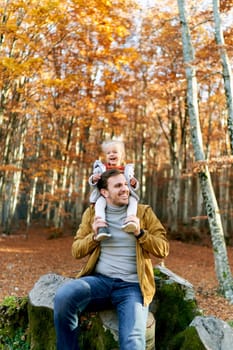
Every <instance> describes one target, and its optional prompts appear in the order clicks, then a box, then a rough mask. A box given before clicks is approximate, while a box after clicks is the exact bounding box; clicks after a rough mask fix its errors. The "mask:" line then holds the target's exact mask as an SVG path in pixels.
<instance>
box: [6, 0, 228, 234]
mask: <svg viewBox="0 0 233 350" xmlns="http://www.w3.org/2000/svg"><path fill="white" fill-rule="evenodd" d="M195 4H196V2H193V1H191V2H190V3H189V4H188V6H189V17H190V23H191V29H192V39H193V45H194V47H195V52H196V56H195V57H196V58H195V62H193V64H194V65H195V66H196V68H197V77H198V84H199V92H198V93H199V109H200V121H201V126H202V135H203V142H204V149H205V155H206V160H207V161H208V164H209V165H210V167H211V169H212V171H213V178H214V183H215V188H216V191H217V194H218V199H219V204H220V208H221V210H222V214H223V218H224V225H225V230H226V236H229V239H231V238H232V237H230V231H232V230H231V229H232V224H233V221H232V202H231V201H232V199H231V198H232V188H231V185H230V183H231V178H232V171H231V169H232V159H231V150H230V142H229V134H228V130H227V108H226V97H225V93H224V86H223V79H222V73H221V63H220V59H219V50H218V47H217V45H216V43H215V38H214V34H213V13H212V7H211V6H210V5H209V6H207V7H206V6H204V4H202V5H201V2H200V4H199V3H198V5H195ZM232 7H233V6H232V1H222V2H221V10H222V11H223V16H224V19H225V27H224V36H225V43H226V49H227V52H228V55H229V57H230V59H231V61H232V55H233V52H232V37H233V36H232V34H233V27H232V21H230V20H229V18H230V14H232ZM0 21H1V22H0V159H1V163H0V208H1V213H2V215H1V226H2V229H3V231H4V232H7V233H10V232H11V229H12V226H14V224H15V222H18V220H19V219H22V220H23V221H24V222H25V223H26V224H27V225H30V224H31V222H32V220H33V219H34V218H42V219H43V220H44V221H45V224H46V225H51V226H54V227H55V228H62V227H63V226H64V223H66V222H69V223H72V224H74V225H76V224H77V221H78V220H79V218H80V215H81V213H82V211H83V209H84V207H85V206H86V205H88V195H89V187H88V184H87V178H88V177H89V175H90V173H91V171H92V163H93V161H94V160H95V159H96V158H98V157H99V156H100V153H99V152H100V144H101V142H102V141H103V140H104V139H106V138H110V137H121V138H123V140H124V141H125V144H126V149H127V160H128V161H131V162H134V163H135V173H136V175H137V178H138V179H139V181H140V183H141V190H140V196H141V200H142V201H146V202H149V203H150V204H151V205H152V206H153V207H154V209H155V211H156V212H157V213H158V215H159V216H160V218H161V219H162V220H163V221H164V222H166V223H167V225H168V227H172V228H173V230H174V231H177V230H178V227H179V224H182V225H184V224H185V225H193V226H197V227H198V228H199V229H200V228H202V227H204V226H205V225H206V217H205V211H204V209H203V206H202V201H201V199H200V189H199V185H198V181H197V177H196V173H195V172H197V171H198V169H199V167H200V166H201V165H200V164H197V163H195V162H194V156H193V149H192V142H191V138H190V126H189V119H188V113H187V104H186V92H187V86H186V79H185V66H184V60H183V55H182V44H181V32H180V22H179V18H178V9H177V4H176V1H171V0H170V1H169V0H166V1H164V2H163V3H162V4H161V3H159V5H157V4H156V2H155V3H154V4H153V7H149V8H146V7H142V8H140V6H139V4H138V3H137V2H134V1H128V0H127V1H124V0H117V1H114V0H90V1H88V2H87V1H83V0H71V1H63V0H61V1H58V0H52V1H51V0H40V1H39V0H14V1H13V0H5V1H4V0H1V6H0Z"/></svg>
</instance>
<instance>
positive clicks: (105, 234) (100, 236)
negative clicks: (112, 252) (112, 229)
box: [95, 227, 112, 242]
mask: <svg viewBox="0 0 233 350" xmlns="http://www.w3.org/2000/svg"><path fill="white" fill-rule="evenodd" d="M110 237H112V235H111V234H110V233H109V231H108V228H107V227H100V228H99V229H98V233H97V235H96V238H95V239H96V241H99V242H100V241H103V240H105V239H107V238H110Z"/></svg>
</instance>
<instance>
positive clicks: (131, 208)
mask: <svg viewBox="0 0 233 350" xmlns="http://www.w3.org/2000/svg"><path fill="white" fill-rule="evenodd" d="M137 210H138V201H137V199H136V198H134V197H133V196H131V195H130V196H129V204H128V207H127V216H130V215H137Z"/></svg>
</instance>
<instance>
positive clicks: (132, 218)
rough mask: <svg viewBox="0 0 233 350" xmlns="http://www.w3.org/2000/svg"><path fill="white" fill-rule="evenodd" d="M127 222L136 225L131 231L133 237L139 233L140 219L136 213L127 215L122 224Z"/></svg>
mask: <svg viewBox="0 0 233 350" xmlns="http://www.w3.org/2000/svg"><path fill="white" fill-rule="evenodd" d="M128 222H133V223H134V224H135V226H136V230H135V231H133V232H132V233H133V234H134V236H135V237H137V236H138V235H139V233H140V220H139V218H138V217H137V216H136V215H130V216H127V218H126V220H125V222H124V225H125V224H127V223H128Z"/></svg>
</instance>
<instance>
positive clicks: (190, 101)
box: [177, 0, 233, 301]
mask: <svg viewBox="0 0 233 350" xmlns="http://www.w3.org/2000/svg"><path fill="white" fill-rule="evenodd" d="M177 3H178V8H179V17H180V23H181V33H182V45H183V56H184V64H185V71H186V80H187V108H188V112H189V118H190V125H191V136H192V143H193V148H194V154H195V160H196V162H198V163H200V167H199V172H198V174H199V179H200V184H201V190H202V196H203V199H204V203H205V208H206V212H207V216H208V221H209V226H210V233H211V239H212V245H213V251H214V259H215V269H216V274H217V279H218V282H219V289H220V291H221V293H222V294H223V295H224V296H225V297H226V298H228V299H229V300H231V301H233V281H232V275H231V271H230V267H229V262H228V257H227V250H226V244H225V240H224V233H223V227H222V222H221V217H220V213H219V208H218V204H217V200H216V197H215V193H214V190H213V186H212V181H211V177H210V173H209V169H208V166H207V163H206V159H205V155H204V150H203V142H202V133H201V127H200V120H199V109H198V99H197V96H198V86H197V78H196V68H195V64H194V49H193V45H192V41H191V35H190V30H189V23H188V20H187V13H186V2H185V0H177Z"/></svg>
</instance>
